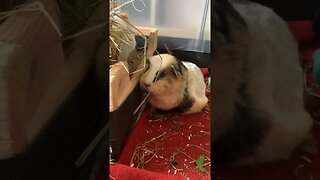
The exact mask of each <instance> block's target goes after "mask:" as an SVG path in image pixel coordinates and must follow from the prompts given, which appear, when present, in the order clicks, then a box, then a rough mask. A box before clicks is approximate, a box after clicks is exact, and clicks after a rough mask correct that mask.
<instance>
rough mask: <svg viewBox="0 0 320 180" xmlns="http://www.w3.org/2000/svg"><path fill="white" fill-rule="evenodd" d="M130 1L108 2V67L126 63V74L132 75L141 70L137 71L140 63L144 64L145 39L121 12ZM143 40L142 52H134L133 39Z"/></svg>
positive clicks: (114, 0)
mask: <svg viewBox="0 0 320 180" xmlns="http://www.w3.org/2000/svg"><path fill="white" fill-rule="evenodd" d="M133 1H134V0H130V1H127V2H124V3H122V4H119V3H118V2H117V1H116V0H110V6H109V8H110V9H109V12H110V14H109V65H111V66H110V67H112V65H114V64H115V63H118V62H122V61H126V62H127V63H128V65H129V68H128V73H129V74H134V73H136V72H139V71H141V70H143V68H142V69H141V68H140V69H139V66H140V65H141V63H142V62H144V63H145V60H146V52H147V49H146V48H147V38H146V36H144V35H143V34H142V33H141V32H140V31H139V29H137V28H136V27H135V26H134V25H132V24H131V23H130V22H129V21H128V19H127V18H126V17H125V16H124V15H123V13H122V12H121V8H122V7H124V6H127V5H129V4H131V3H132V2H133ZM136 36H140V37H142V38H143V39H144V42H145V44H144V47H143V48H142V50H140V51H138V50H136V40H135V37H136Z"/></svg>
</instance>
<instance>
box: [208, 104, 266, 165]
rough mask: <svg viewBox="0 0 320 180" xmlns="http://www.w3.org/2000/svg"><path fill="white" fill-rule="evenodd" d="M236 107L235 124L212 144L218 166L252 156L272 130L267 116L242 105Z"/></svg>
mask: <svg viewBox="0 0 320 180" xmlns="http://www.w3.org/2000/svg"><path fill="white" fill-rule="evenodd" d="M234 106H235V109H236V110H235V114H234V120H233V124H232V125H230V127H228V130H227V132H226V133H225V134H224V136H223V137H221V138H219V139H218V140H216V141H215V142H213V143H212V144H211V145H212V152H213V154H212V157H213V162H214V163H216V164H217V165H223V164H229V163H233V162H236V161H238V160H241V159H242V158H245V157H247V156H249V155H252V154H253V153H254V151H255V148H256V147H257V146H259V145H260V144H261V143H262V140H263V139H264V135H265V133H266V132H267V131H268V130H269V128H270V126H269V124H270V122H269V121H268V119H269V118H268V116H267V115H266V114H263V113H259V112H257V111H255V110H254V109H252V108H250V107H248V106H246V105H243V104H240V103H235V104H234ZM213 134H214V132H213Z"/></svg>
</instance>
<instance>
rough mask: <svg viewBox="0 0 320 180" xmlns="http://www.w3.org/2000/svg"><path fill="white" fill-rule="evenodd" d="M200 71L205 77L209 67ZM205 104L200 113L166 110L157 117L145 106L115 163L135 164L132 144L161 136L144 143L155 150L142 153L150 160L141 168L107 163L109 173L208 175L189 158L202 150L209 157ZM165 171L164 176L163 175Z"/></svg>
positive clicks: (141, 176)
mask: <svg viewBox="0 0 320 180" xmlns="http://www.w3.org/2000/svg"><path fill="white" fill-rule="evenodd" d="M201 71H202V73H203V74H204V75H205V77H206V78H207V76H208V69H207V68H204V69H201ZM209 94H210V93H209V89H208V88H207V95H209ZM209 99H210V97H209ZM208 107H209V106H208ZM208 107H207V108H205V109H204V110H203V111H202V112H201V113H196V114H190V115H181V114H167V115H166V116H165V117H163V118H160V119H154V118H151V116H150V112H149V107H147V108H146V110H145V112H144V113H143V114H142V116H141V117H140V119H139V121H138V122H137V124H136V125H135V127H134V128H133V129H132V132H131V134H130V137H129V138H128V140H127V143H126V145H125V147H124V149H123V152H122V154H121V156H120V158H119V160H118V161H117V163H120V164H123V165H128V166H130V165H133V166H134V167H137V165H138V164H139V161H138V159H137V158H134V159H133V163H132V164H131V163H130V162H131V159H132V157H133V153H134V151H135V148H137V147H138V146H139V145H141V144H143V143H145V142H146V141H149V140H152V138H156V137H159V136H160V137H159V138H157V139H156V140H154V141H152V143H148V144H147V145H146V147H147V148H148V149H150V150H152V151H153V152H156V153H155V155H154V156H153V154H150V155H148V156H146V157H145V159H144V160H145V162H147V161H149V159H151V160H150V161H149V162H148V163H145V165H144V167H143V169H145V170H144V171H141V170H140V169H138V168H127V167H126V168H125V169H120V168H116V167H113V165H110V167H111V169H110V175H111V176H117V177H121V178H119V179H125V178H130V177H131V179H137V180H139V179H145V177H149V178H150V179H169V177H170V178H171V179H174V178H175V177H176V178H177V179H181V178H182V177H183V178H184V179H187V178H189V179H190V180H191V179H195V180H198V179H203V180H205V179H210V177H209V176H208V175H207V174H206V173H203V172H201V171H200V170H199V169H197V168H196V164H195V162H192V161H193V160H194V159H198V157H199V156H200V155H201V154H203V155H205V156H207V157H208V158H210V112H209V108H208ZM161 135H162V136H161ZM180 151H182V152H183V153H181V152H180ZM208 152H209V153H208ZM174 153H178V154H176V155H175V156H174V157H175V158H174V161H171V160H172V159H170V157H172V155H173V154H174ZM184 153H185V154H186V155H185V154H184ZM134 157H136V156H134ZM207 162H209V160H206V161H205V163H207ZM170 163H172V164H174V166H175V168H177V169H182V170H175V169H174V167H173V166H172V165H171V164H170ZM122 167H123V166H122ZM140 168H142V167H140ZM205 168H206V169H207V171H208V172H210V166H209V165H207V166H205ZM141 173H143V174H141ZM164 175H166V176H167V177H165V178H164ZM168 175H169V176H168ZM133 176H134V178H133ZM116 179H117V178H116Z"/></svg>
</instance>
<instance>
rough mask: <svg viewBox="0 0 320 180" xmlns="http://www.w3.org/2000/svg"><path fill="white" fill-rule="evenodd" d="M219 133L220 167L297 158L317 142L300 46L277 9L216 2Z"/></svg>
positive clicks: (215, 127)
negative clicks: (296, 153) (306, 103)
mask: <svg viewBox="0 0 320 180" xmlns="http://www.w3.org/2000/svg"><path fill="white" fill-rule="evenodd" d="M213 34H214V35H213V49H214V50H213V62H212V87H211V90H212V91H211V92H213V97H212V98H213V101H212V103H213V107H212V117H213V119H212V122H213V123H212V128H211V130H212V133H213V137H212V139H211V141H212V142H211V145H212V148H211V149H212V154H213V163H214V164H215V165H218V166H219V165H253V164H259V163H267V162H272V161H278V160H283V159H286V158H289V157H290V155H291V154H292V152H293V151H294V150H295V149H297V148H298V147H301V146H302V144H304V142H307V141H308V140H309V137H311V136H310V129H311V126H312V119H311V117H310V115H309V114H308V113H307V112H306V111H305V109H304V102H303V82H302V80H303V72H302V68H301V66H300V64H299V54H298V48H297V43H296V41H295V39H294V37H293V35H292V33H291V32H290V30H289V29H288V27H287V25H286V23H285V22H284V21H283V20H282V19H281V18H280V17H279V16H278V15H277V14H276V13H274V12H273V11H272V10H271V9H270V8H267V7H264V6H262V5H259V4H257V3H253V2H248V1H241V0H237V1H227V0H214V3H213Z"/></svg>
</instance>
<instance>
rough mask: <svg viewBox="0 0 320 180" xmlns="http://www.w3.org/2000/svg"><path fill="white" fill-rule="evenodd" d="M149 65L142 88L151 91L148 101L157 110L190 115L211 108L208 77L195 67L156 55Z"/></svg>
mask: <svg viewBox="0 0 320 180" xmlns="http://www.w3.org/2000/svg"><path fill="white" fill-rule="evenodd" d="M148 62H149V63H148V64H149V65H148V68H147V70H146V71H145V72H144V73H143V74H142V76H141V78H140V86H141V88H142V89H144V90H146V91H148V92H150V95H149V97H148V99H147V101H148V102H149V103H150V104H151V105H152V106H153V107H154V108H156V109H158V110H161V111H170V110H177V111H179V112H181V113H183V114H190V113H197V112H200V111H201V110H202V109H203V108H204V107H205V106H206V105H207V103H208V98H207V97H206V94H205V89H206V84H205V82H204V77H203V74H202V72H201V70H200V69H199V67H197V66H196V65H195V64H193V63H191V62H184V61H180V60H179V59H177V58H176V57H174V56H172V55H170V54H159V55H155V56H152V57H151V58H150V59H149V61H148Z"/></svg>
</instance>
